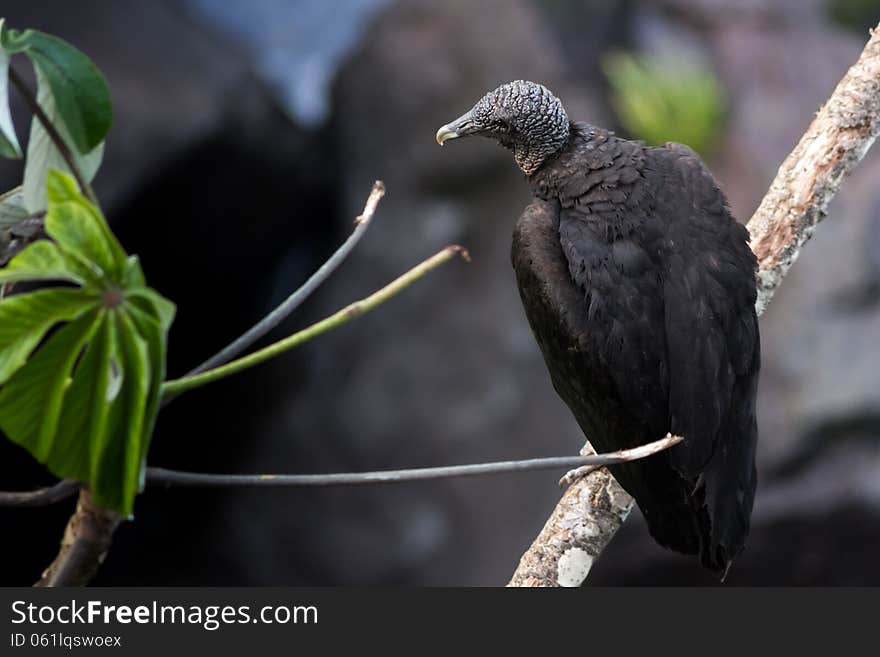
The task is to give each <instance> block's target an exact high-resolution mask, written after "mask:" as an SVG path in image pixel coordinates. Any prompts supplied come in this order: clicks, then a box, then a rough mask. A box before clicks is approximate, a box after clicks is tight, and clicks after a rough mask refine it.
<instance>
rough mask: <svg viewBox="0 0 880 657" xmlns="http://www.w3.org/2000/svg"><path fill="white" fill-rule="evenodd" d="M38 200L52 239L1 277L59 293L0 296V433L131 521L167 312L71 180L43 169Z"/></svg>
mask: <svg viewBox="0 0 880 657" xmlns="http://www.w3.org/2000/svg"><path fill="white" fill-rule="evenodd" d="M48 203H49V206H48V212H47V215H46V232H47V234H48V235H49V236H50V237H51V238H52V240H54V241H52V242H49V241H46V240H43V241H39V242H35V243H34V244H31V245H30V246H28V247H27V248H25V249H24V250H23V251H22V252H21V253H19V254H18V255H17V256H16V257H15V258H13V259H12V261H10V263H9V265H7V267H5V268H4V269H0V281H11V280H22V279H28V280H30V279H41V280H59V281H66V282H67V283H68V286H67V287H50V288H44V289H40V290H37V291H35V292H28V293H25V294H20V295H16V296H12V297H8V298H6V299H3V300H0V383H2V384H3V387H2V389H0V429H2V430H3V431H4V432H5V433H6V435H7V436H8V437H9V438H10V439H11V440H12V441H13V442H16V443H18V444H19V445H21V446H23V447H24V448H25V449H27V450H28V451H30V452H31V454H33V456H34V457H35V458H37V459H38V460H39V461H40V462H42V463H45V464H46V466H47V467H48V468H49V470H51V471H52V472H53V473H55V474H56V475H58V476H59V477H65V478H71V479H77V480H79V481H82V482H84V483H86V484H88V486H89V487H90V489H91V492H92V495H93V497H94V499H95V501H96V502H97V503H98V504H100V505H102V506H104V507H107V508H110V509H114V510H116V511H119V512H120V513H123V514H130V513H131V510H132V507H133V505H134V499H135V496H136V495H137V493H138V491H139V490H140V489H141V488H142V486H143V471H144V464H145V461H146V453H147V448H148V446H149V441H150V436H151V434H152V430H153V425H154V423H155V418H156V414H157V411H158V404H159V395H160V385H161V383H162V380H163V378H164V376H165V345H166V340H167V333H168V328H169V326H170V324H171V321H172V320H173V316H174V305H173V304H172V303H171V302H169V301H168V300H166V299H164V298H163V297H162V296H161V295H159V294H158V293H157V292H155V291H154V290H152V289H150V288H148V287H146V286H145V283H144V278H143V272H142V271H141V268H140V265H139V263H138V261H137V258H135V257H128V256H127V255H126V254H125V252H124V251H123V249H122V247H121V246H120V245H119V243H118V242H117V240H116V238H115V237H114V236H113V234H112V233H111V232H110V229H109V227H108V226H107V224H106V222H105V221H104V218H103V217H102V216H101V214H100V213H99V212H98V211H97V210H96V209H95V208H94V206H92V205H91V204H90V203H89V202H88V201H87V200H86V199H85V198H84V197H83V196H82V195H81V194H80V193H79V190H78V189H77V187H76V184H75V183H74V181H73V180H72V179H71V178H70V177H69V176H67V175H65V174H62V173H58V172H54V171H53V172H50V174H49V180H48ZM71 283H72V284H74V285H75V287H71V286H70V284H71ZM47 335H48V337H46V336H47Z"/></svg>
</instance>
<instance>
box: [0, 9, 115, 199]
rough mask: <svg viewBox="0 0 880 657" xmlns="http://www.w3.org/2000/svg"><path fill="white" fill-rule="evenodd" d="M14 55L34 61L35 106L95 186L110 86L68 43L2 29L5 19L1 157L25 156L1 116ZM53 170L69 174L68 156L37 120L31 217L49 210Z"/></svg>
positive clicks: (31, 153) (30, 165)
mask: <svg viewBox="0 0 880 657" xmlns="http://www.w3.org/2000/svg"><path fill="white" fill-rule="evenodd" d="M15 53H21V54H23V55H25V56H26V57H28V58H29V59H30V60H31V63H32V64H33V66H34V71H35V73H36V78H37V103H38V104H39V105H40V107H41V108H42V110H43V112H44V113H45V115H46V117H47V118H48V119H49V121H50V122H51V123H52V125H53V126H54V127H55V129H56V130H57V131H58V134H59V135H60V136H61V139H63V140H64V142H65V144H66V145H67V147H68V150H69V151H70V154H71V157H72V159H73V160H74V162H75V164H76V166H77V168H78V169H79V170H80V171H81V172H82V175H83V177H84V178H85V179H86V180H87V181H91V180H92V178H94V176H95V173H96V172H97V171H98V167H99V166H100V165H101V160H102V158H103V156H104V137H106V135H107V132H108V131H109V130H110V126H111V124H112V121H113V110H112V103H111V101H110V91H109V89H108V88H107V82H106V81H105V80H104V77H103V75H101V72H100V71H99V70H98V68H97V67H96V66H95V65H94V64H93V63H92V62H91V61H90V60H89V58H88V57H86V56H85V55H84V54H83V53H82V52H80V51H79V50H77V49H76V48H74V47H73V46H71V45H70V44H69V43H67V42H66V41H63V40H62V39H59V38H57V37H54V36H51V35H49V34H45V33H43V32H40V31H38V30H8V29H2V20H0V155H7V156H18V157H20V156H21V149H20V148H19V147H18V142H17V140H16V137H15V131H14V129H13V126H12V122H11V118H10V119H9V120H6V119H5V115H4V111H3V109H4V107H5V105H4V103H5V101H6V95H7V94H6V91H5V86H6V84H7V77H6V67H8V63H9V57H10V55H12V54H15ZM4 63H5V66H4ZM7 109H8V108H7ZM7 113H8V112H7ZM4 135H5V137H4ZM50 169H57V170H59V171H67V172H69V168H68V165H67V162H66V161H65V159H64V157H62V155H61V153H60V151H59V150H58V148H57V147H56V145H55V144H54V143H53V141H52V139H51V138H50V137H49V134H48V133H47V132H46V129H45V128H44V127H43V124H42V123H41V122H40V120H39V119H38V118H37V117H36V116H35V117H34V118H33V120H32V121H31V131H30V139H29V141H28V151H27V159H26V162H25V171H24V205H25V207H26V208H27V209H28V211H29V212H31V213H35V212H40V211H42V210H45V209H46V175H47V173H48V171H49V170H50Z"/></svg>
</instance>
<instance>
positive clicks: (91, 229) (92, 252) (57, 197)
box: [46, 171, 128, 284]
mask: <svg viewBox="0 0 880 657" xmlns="http://www.w3.org/2000/svg"><path fill="white" fill-rule="evenodd" d="M48 198H49V211H48V212H47V213H46V233H47V234H48V235H49V236H50V237H51V238H52V239H54V240H55V241H56V242H57V243H58V245H59V246H60V247H61V248H62V249H64V250H65V251H66V252H67V253H69V254H70V255H71V256H73V257H74V258H76V259H77V260H79V261H80V262H82V263H83V264H84V265H87V266H91V267H92V268H95V271H96V272H98V273H99V275H103V276H105V277H106V278H107V280H108V281H109V282H112V283H114V284H120V283H122V278H123V273H124V270H125V268H126V265H127V261H128V256H127V255H126V254H125V251H124V250H123V249H122V245H120V244H119V242H118V241H117V239H116V237H115V236H114V235H113V233H112V232H111V231H110V227H109V226H108V225H107V222H106V221H105V220H104V218H103V217H102V216H101V214H100V213H99V212H98V210H97V209H96V208H95V206H93V205H92V204H91V203H89V202H88V201H87V200H86V199H85V198H84V197H83V196H82V195H81V194H80V193H79V190H78V189H77V187H76V183H75V182H74V181H73V179H72V178H71V177H70V176H67V175H65V174H61V173H59V172H57V171H50V172H49V178H48Z"/></svg>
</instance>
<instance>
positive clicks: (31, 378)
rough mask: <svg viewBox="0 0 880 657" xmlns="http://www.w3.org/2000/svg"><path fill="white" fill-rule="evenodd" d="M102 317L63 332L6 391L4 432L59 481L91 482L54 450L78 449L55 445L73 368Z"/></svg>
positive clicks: (2, 396)
mask: <svg viewBox="0 0 880 657" xmlns="http://www.w3.org/2000/svg"><path fill="white" fill-rule="evenodd" d="M101 313H102V311H97V310H96V311H92V312H90V313H88V314H86V315H84V316H82V317H80V318H78V319H76V320H74V321H73V322H70V323H69V324H66V325H65V326H63V327H62V328H61V329H59V330H58V331H57V332H56V333H54V334H53V335H52V337H50V338H49V339H48V340H47V341H46V344H44V345H43V346H42V347H41V348H40V349H38V350H37V351H36V353H35V354H34V356H32V357H31V359H30V360H29V361H28V362H27V363H26V364H25V365H24V366H23V367H21V368H20V369H19V370H18V371H17V372H16V373H15V374H14V375H13V377H12V378H11V379H10V380H9V381H7V382H6V385H4V386H3V389H2V390H0V428H2V429H3V431H4V432H5V433H6V435H7V436H8V437H9V439H10V440H11V441H12V442H14V443H17V444H19V445H21V446H22V447H24V448H25V449H27V450H28V451H29V452H30V453H31V454H33V456H34V457H35V458H36V459H37V460H38V461H40V462H41V463H45V464H46V465H47V466H48V467H49V469H50V470H52V472H53V473H55V474H56V475H58V476H59V477H68V476H72V477H76V478H80V479H81V480H83V481H88V479H87V478H85V477H81V473H79V472H76V473H74V472H73V471H74V470H75V469H76V464H74V463H73V462H72V459H60V460H59V461H55V460H52V459H51V458H50V457H51V456H52V453H53V451H54V452H55V453H65V449H73V446H70V445H65V446H56V445H55V444H54V443H55V435H56V433H57V430H58V420H59V418H60V417H61V408H62V404H63V403H64V393H65V392H66V391H67V389H68V386H69V378H70V375H71V371H72V370H73V365H74V363H75V362H76V360H77V358H78V357H79V355H80V352H81V351H82V349H83V347H84V346H85V344H86V342H88V340H89V339H90V338H91V336H92V334H93V333H94V332H95V329H96V328H97V327H98V323H99V320H100V315H101ZM83 412H85V411H83ZM87 438H88V436H80V439H79V441H80V443H81V447H86V448H87V447H88V441H87Z"/></svg>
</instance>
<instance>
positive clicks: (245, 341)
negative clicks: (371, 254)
mask: <svg viewBox="0 0 880 657" xmlns="http://www.w3.org/2000/svg"><path fill="white" fill-rule="evenodd" d="M383 196H385V185H384V184H383V183H382V181H381V180H377V181H376V182H375V183H374V184H373V189H372V191H371V192H370V195H369V197H367V202H366V204H365V205H364V211H363V214H361V215H360V216H358V217H357V218H356V219H355V229H354V231H353V232H352V233H351V235H350V236H349V237H348V239H347V240H345V242H344V243H343V244H342V246H340V247H339V248H338V249H337V250H336V252H335V253H334V254H333V255H332V256H330V259H329V260H327V262H325V263H324V264H323V265H321V267H320V268H319V269H318V271H316V272H315V273H314V274H312V276H311V277H310V278H309V280H307V281H306V282H305V283H304V284H303V285H302V287H300V288H299V289H298V290H296V291H295V292H294V293H293V294H291V295H290V296H289V297H287V299H286V300H284V301H283V302H282V303H281V305H279V306H278V307H277V308H275V310H273V311H272V312H270V313H269V314H268V315H266V316H265V317H263V319H261V320H260V321H259V322H257V323H256V324H254V326H252V327H251V328H250V329H249V330H248V331H247V332H245V333H243V334H242V335H241V336H240V337H239V338H237V339H236V340H235V341H233V342H232V343H230V344H229V345H228V346H226V347H224V348H223V349H222V350H220V351H219V352H217V353H216V354H215V355H213V356H211V358H209V359H208V360H206V361H205V362H204V363H202V364H201V365H199V366H198V367H196V368H194V369H192V370H190V371H189V372H187V373H186V376H194V375H196V374H201V373H202V372H205V371H207V370H210V369H212V368H214V367H217V366H218V365H222V364H223V363H227V362H229V361H230V360H232V359H233V358H235V357H236V356H238V355H239V354H240V353H242V352H243V351H244V350H246V349H247V348H248V347H250V346H251V345H253V344H254V343H255V342H256V341H257V340H259V339H260V338H262V337H263V336H264V335H266V333H268V332H269V331H271V330H272V329H273V328H275V327H276V326H278V324H280V323H281V322H282V321H283V320H284V319H285V318H287V317H288V316H289V315H290V314H291V313H292V312H293V311H294V310H296V309H297V308H298V307H299V306H300V305H301V304H302V303H303V301H305V300H306V299H308V298H309V296H310V295H311V294H312V292H314V291H315V290H316V289H318V286H320V285H321V283H323V282H324V281H326V280H327V279H328V278H329V277H330V274H332V273H333V272H334V271H336V268H337V267H339V265H341V264H342V261H343V260H345V259H346V258H347V257H348V254H349V253H351V251H352V250H353V249H354V247H355V246H357V244H358V242H360V240H361V238H362V237H363V236H364V233H365V232H366V230H367V228H369V226H370V222H371V221H372V219H373V215H374V214H375V213H376V207H377V206H378V205H379V201H380V200H381V199H382V197H383ZM171 399H173V397H166V398H165V399H163V400H162V404H163V406H164V405H165V404H167V403H168V402H169V401H171Z"/></svg>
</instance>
